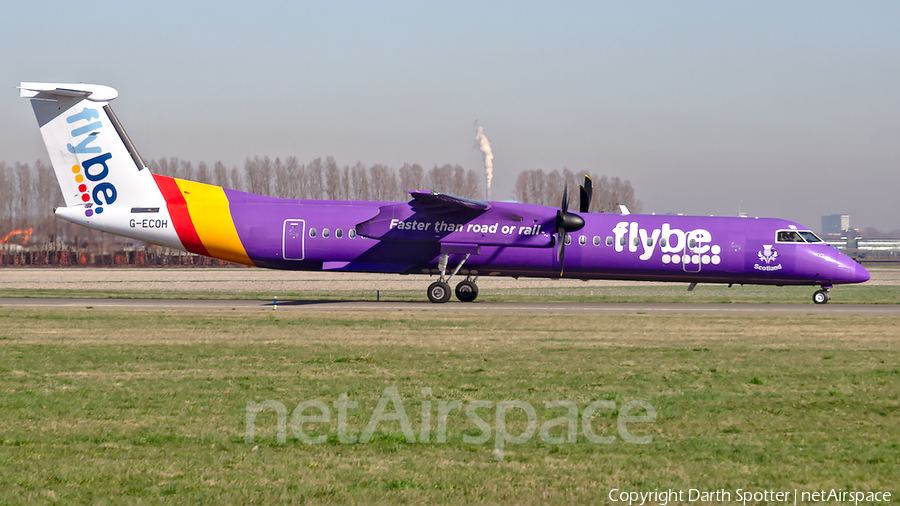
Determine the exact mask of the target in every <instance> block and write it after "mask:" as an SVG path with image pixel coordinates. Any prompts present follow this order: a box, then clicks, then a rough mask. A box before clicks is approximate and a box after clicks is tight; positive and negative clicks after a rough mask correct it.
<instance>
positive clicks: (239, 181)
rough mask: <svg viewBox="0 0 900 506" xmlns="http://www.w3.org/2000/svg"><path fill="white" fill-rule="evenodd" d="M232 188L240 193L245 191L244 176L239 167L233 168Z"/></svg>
mask: <svg viewBox="0 0 900 506" xmlns="http://www.w3.org/2000/svg"><path fill="white" fill-rule="evenodd" d="M231 188H233V189H235V190H238V191H242V190H243V189H244V174H242V173H241V171H240V170H238V168H237V167H232V168H231Z"/></svg>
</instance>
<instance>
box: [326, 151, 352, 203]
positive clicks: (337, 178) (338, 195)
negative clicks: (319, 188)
mask: <svg viewBox="0 0 900 506" xmlns="http://www.w3.org/2000/svg"><path fill="white" fill-rule="evenodd" d="M345 189H346V187H345V185H344V184H343V182H342V181H341V169H340V168H339V167H338V164H337V162H335V161H334V158H333V157H331V156H329V157H326V158H325V198H327V199H329V200H344V199H346V198H347V197H346V192H345Z"/></svg>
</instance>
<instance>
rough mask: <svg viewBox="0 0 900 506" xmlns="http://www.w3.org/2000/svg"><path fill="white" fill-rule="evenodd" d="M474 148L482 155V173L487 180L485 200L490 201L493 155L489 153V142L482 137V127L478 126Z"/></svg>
mask: <svg viewBox="0 0 900 506" xmlns="http://www.w3.org/2000/svg"><path fill="white" fill-rule="evenodd" d="M475 148H476V149H478V150H480V151H481V152H482V154H484V172H485V177H486V179H487V189H486V190H485V195H487V200H491V179H493V178H494V154H493V153H491V141H489V140H488V138H487V137H485V136H484V127H483V126H481V125H478V131H477V132H476V133H475Z"/></svg>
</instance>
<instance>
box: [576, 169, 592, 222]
mask: <svg viewBox="0 0 900 506" xmlns="http://www.w3.org/2000/svg"><path fill="white" fill-rule="evenodd" d="M593 195H594V184H593V182H592V181H591V176H589V175H587V174H585V175H584V184H583V185H582V186H581V200H580V201H579V207H578V211H579V212H582V213H586V212H588V210H589V209H590V208H591V197H592V196H593Z"/></svg>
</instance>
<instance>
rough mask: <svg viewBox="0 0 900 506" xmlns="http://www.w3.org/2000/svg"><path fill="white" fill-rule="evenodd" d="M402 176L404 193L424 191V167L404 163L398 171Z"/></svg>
mask: <svg viewBox="0 0 900 506" xmlns="http://www.w3.org/2000/svg"><path fill="white" fill-rule="evenodd" d="M398 173H399V175H400V189H401V190H402V191H412V190H424V189H425V171H424V170H423V169H422V166H421V165H419V164H417V163H415V164H412V165H410V164H408V163H404V164H403V167H400V170H399V171H398Z"/></svg>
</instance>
